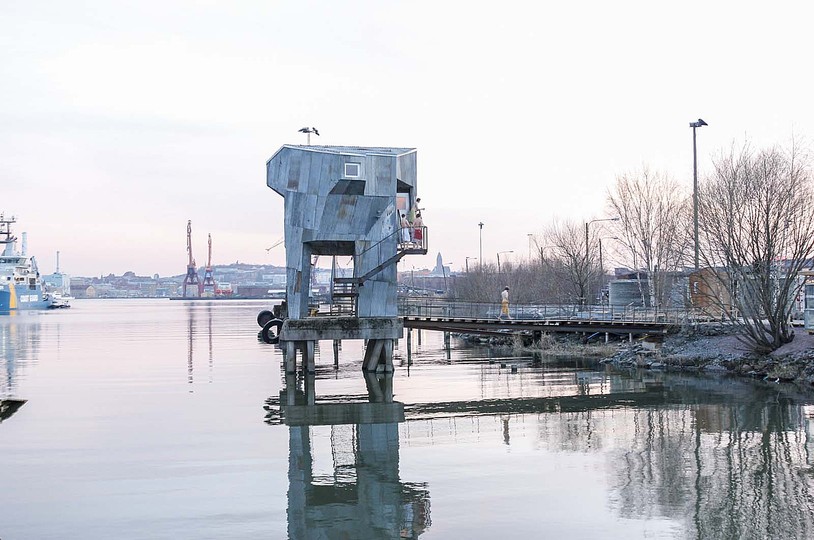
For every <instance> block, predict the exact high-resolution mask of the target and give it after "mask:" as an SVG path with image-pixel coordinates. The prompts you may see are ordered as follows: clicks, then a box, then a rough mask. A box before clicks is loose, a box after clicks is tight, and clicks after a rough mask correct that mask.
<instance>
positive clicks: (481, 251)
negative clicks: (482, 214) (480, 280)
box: [478, 221, 483, 268]
mask: <svg viewBox="0 0 814 540" xmlns="http://www.w3.org/2000/svg"><path fill="white" fill-rule="evenodd" d="M478 227H480V252H479V253H478V257H479V259H478V260H479V261H480V263H479V264H480V267H481V268H483V222H482V221H481V222H480V223H478Z"/></svg>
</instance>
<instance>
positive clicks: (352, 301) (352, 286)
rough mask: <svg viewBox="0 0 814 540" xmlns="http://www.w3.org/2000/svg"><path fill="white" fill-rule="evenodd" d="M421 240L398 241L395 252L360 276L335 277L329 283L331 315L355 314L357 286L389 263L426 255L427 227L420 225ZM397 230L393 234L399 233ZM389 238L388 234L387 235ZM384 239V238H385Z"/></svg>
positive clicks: (357, 296) (372, 247)
mask: <svg viewBox="0 0 814 540" xmlns="http://www.w3.org/2000/svg"><path fill="white" fill-rule="evenodd" d="M421 229H422V235H421V240H419V241H416V242H400V243H398V245H397V248H396V254H395V255H392V256H390V257H388V258H387V259H386V260H384V261H382V262H381V263H379V264H378V265H377V266H376V267H374V268H372V269H371V270H368V271H367V272H365V273H364V274H363V275H361V276H356V277H337V278H334V280H333V283H332V284H331V315H334V316H342V315H346V316H356V311H357V310H356V301H357V299H358V298H359V287H362V286H364V284H365V281H367V280H369V279H370V278H372V277H373V276H375V275H376V274H378V273H379V272H381V271H382V270H384V269H385V268H387V267H388V266H390V265H391V264H396V263H398V262H399V261H400V260H401V258H402V257H404V256H405V255H426V254H427V245H428V244H427V228H426V227H422V228H421ZM400 233H401V231H400V230H397V231H396V232H395V233H393V234H394V235H395V234H400ZM388 238H389V236H388ZM385 240H386V239H385ZM382 242H384V240H382V241H379V242H377V243H376V244H374V245H373V246H371V247H370V248H368V249H367V250H366V251H369V250H371V249H374V248H378V247H379V246H380V244H382Z"/></svg>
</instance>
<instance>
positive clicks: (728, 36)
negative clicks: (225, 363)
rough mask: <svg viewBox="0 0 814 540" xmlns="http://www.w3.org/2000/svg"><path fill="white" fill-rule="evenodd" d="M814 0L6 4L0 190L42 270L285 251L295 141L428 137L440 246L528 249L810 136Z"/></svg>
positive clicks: (398, 143)
mask: <svg viewBox="0 0 814 540" xmlns="http://www.w3.org/2000/svg"><path fill="white" fill-rule="evenodd" d="M812 15H814V6H812V5H811V4H810V3H805V2H784V1H777V2H744V1H740V2H731V1H719V2H708V1H704V2H698V1H685V2H673V3H664V2H652V1H641V2H638V1H636V2H632V1H624V0H619V1H616V2H606V1H597V2H591V1H584V2H517V1H504V2H478V1H467V2H455V1H448V2H438V1H435V2H430V1H420V0H418V1H409V2H407V1H381V0H380V1H347V2H335V1H327V0H326V1H302V0H291V1H288V0H284V1H274V0H264V1H260V0H233V1H229V2H226V1H222V2H215V1H176V0H162V1H160V2H158V1H151V0H140V1H138V2H135V1H119V2H110V1H109V0H108V1H81V0H77V1H74V2H64V1H48V0H40V1H38V0H4V1H3V2H0V211H3V212H5V213H6V215H7V216H8V215H15V216H17V218H18V223H17V225H16V229H15V230H16V232H17V233H18V235H19V233H21V232H24V231H25V232H27V233H28V235H27V236H28V251H29V253H30V254H33V255H35V256H36V257H37V260H38V263H39V267H40V270H41V271H42V272H44V273H49V272H52V271H54V270H55V265H56V252H57V251H59V252H60V270H61V271H63V272H66V273H69V274H71V275H74V276H94V275H107V274H110V273H114V274H117V275H119V274H122V273H124V272H126V271H133V272H136V273H137V274H139V275H152V274H154V273H158V274H160V275H162V276H167V275H177V274H184V273H186V263H187V253H186V225H187V220H192V227H193V253H194V256H195V258H196V260H197V263H198V265H199V266H202V265H204V264H205V261H206V248H207V234H211V235H212V242H213V247H212V252H213V253H212V259H213V260H212V263H213V264H230V263H234V262H242V263H254V264H276V265H281V266H282V265H284V263H285V251H284V248H283V246H278V247H274V248H272V249H270V250H267V249H266V248H268V247H270V246H272V245H274V244H275V243H276V242H277V241H278V240H280V239H281V238H282V236H283V199H282V198H281V197H280V196H279V195H277V194H276V193H274V192H273V191H272V190H271V189H269V188H268V187H267V186H266V177H265V163H266V160H268V158H269V157H271V155H272V154H273V153H274V152H275V151H276V150H277V149H279V148H280V146H282V145H284V144H305V142H306V141H305V135H303V134H301V133H298V131H297V130H298V129H299V128H301V127H304V126H314V127H316V128H317V129H318V130H319V132H320V136H319V137H316V136H313V137H312V141H311V142H312V144H323V145H358V146H394V147H410V148H417V150H418V194H419V196H420V197H421V199H422V207H423V208H424V209H425V210H424V212H423V217H424V221H425V224H426V225H427V226H428V227H429V238H430V252H429V254H428V255H426V256H424V257H416V256H411V257H407V258H405V259H403V260H402V262H401V263H400V270H405V269H409V268H412V267H415V268H416V269H418V268H423V267H428V268H431V267H433V266H434V265H435V259H436V254H437V253H438V252H441V253H442V254H443V257H444V261H445V264H448V265H450V266H451V267H452V269H453V270H460V269H462V268H463V267H464V266H465V264H466V258H467V257H469V258H470V264H472V258H478V257H479V256H480V246H479V242H480V239H481V236H480V234H481V231H480V229H479V227H478V223H479V222H483V223H484V226H483V230H482V245H483V257H482V258H483V259H484V262H486V263H495V262H496V256H497V253H498V252H505V251H511V252H512V253H503V254H501V262H506V261H514V262H520V261H522V260H525V259H527V257H528V256H529V237H528V235H529V234H530V233H532V234H538V233H540V232H542V231H543V229H544V228H545V227H547V226H548V225H549V224H551V223H552V221H553V220H555V219H566V220H571V221H573V222H576V223H584V222H585V221H589V220H592V219H600V218H604V217H608V216H609V214H608V210H607V206H606V196H607V192H608V189H610V188H611V187H612V185H613V183H614V180H615V178H616V176H617V175H619V174H622V173H624V172H628V171H635V170H636V169H640V168H641V167H642V166H643V165H645V164H646V165H648V166H650V167H651V168H655V169H659V170H662V171H665V172H667V173H668V174H670V175H671V176H672V177H673V178H675V179H676V180H677V181H679V182H681V183H682V184H685V185H686V188H687V193H688V196H689V194H690V193H691V190H692V130H691V129H690V127H689V122H691V121H694V120H696V119H698V118H703V119H704V120H705V121H706V122H707V123H708V124H709V126H708V127H704V128H701V129H700V130H699V131H698V134H697V135H698V163H699V172H700V174H701V175H703V174H704V171H705V170H709V169H710V167H711V159H712V157H713V156H715V155H718V154H719V153H720V152H722V151H725V150H726V149H728V148H730V147H731V146H732V145H733V144H742V143H743V141H745V140H748V141H750V143H751V144H752V145H753V146H757V147H762V146H769V145H774V144H787V143H788V142H789V141H790V140H791V138H792V137H796V138H798V139H802V140H804V141H811V137H814V107H812V106H811V100H812V96H814V92H812V90H813V88H812V81H813V80H814V78H813V77H814V75H812V70H811V60H810V57H811V50H812V46H811V40H810V28H809V27H810V21H811V20H812Z"/></svg>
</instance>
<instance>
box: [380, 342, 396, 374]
mask: <svg viewBox="0 0 814 540" xmlns="http://www.w3.org/2000/svg"><path fill="white" fill-rule="evenodd" d="M381 341H382V342H383V343H382V357H381V358H379V365H378V367H377V368H376V369H377V370H381V371H385V372H387V373H392V372H393V340H392V339H383V340H381Z"/></svg>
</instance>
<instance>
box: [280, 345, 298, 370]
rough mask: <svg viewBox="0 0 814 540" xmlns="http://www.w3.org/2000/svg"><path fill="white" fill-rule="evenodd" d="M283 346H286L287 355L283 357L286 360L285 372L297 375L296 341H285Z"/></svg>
mask: <svg viewBox="0 0 814 540" xmlns="http://www.w3.org/2000/svg"><path fill="white" fill-rule="evenodd" d="M283 344H284V345H285V349H284V350H285V354H284V355H283V358H284V359H285V372H286V373H296V371H297V344H296V342H294V341H284V342H283Z"/></svg>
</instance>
